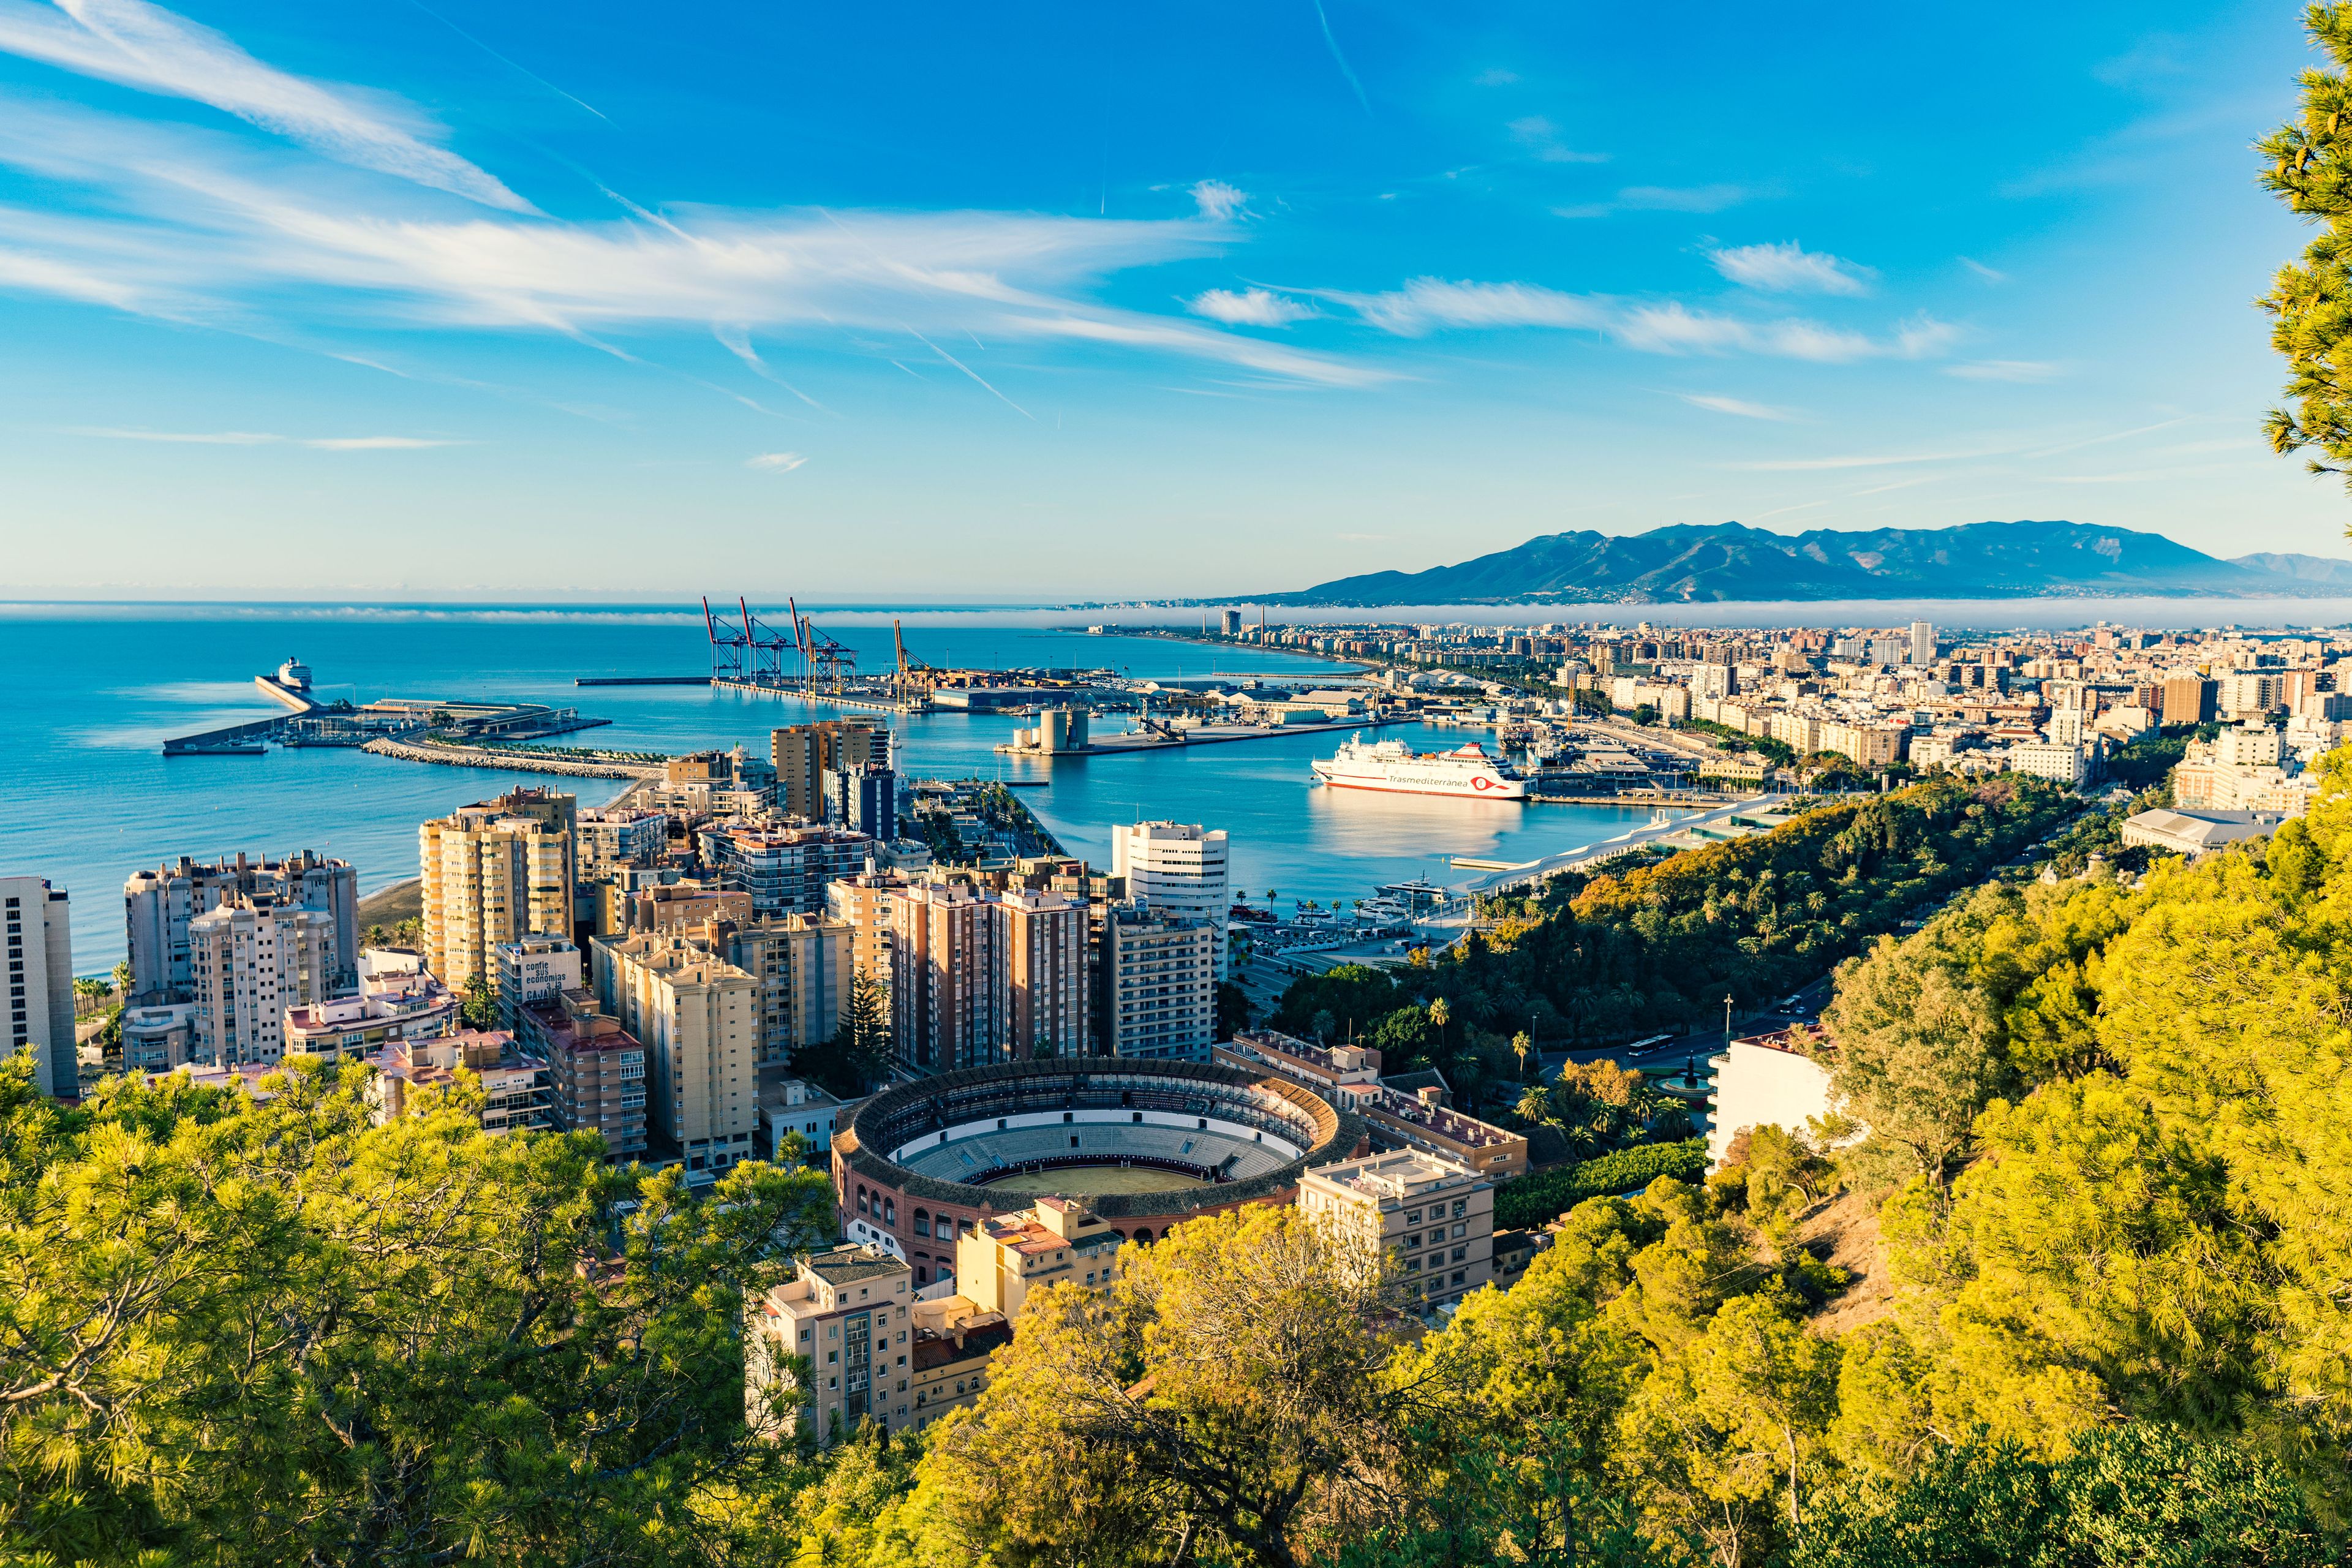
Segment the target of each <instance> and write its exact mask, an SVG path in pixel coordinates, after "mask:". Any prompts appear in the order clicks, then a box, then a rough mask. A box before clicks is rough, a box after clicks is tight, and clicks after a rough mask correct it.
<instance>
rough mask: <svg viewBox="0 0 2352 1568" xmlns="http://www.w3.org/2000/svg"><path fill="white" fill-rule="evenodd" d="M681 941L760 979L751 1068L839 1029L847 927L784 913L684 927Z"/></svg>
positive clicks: (845, 995) (787, 1056)
mask: <svg viewBox="0 0 2352 1568" xmlns="http://www.w3.org/2000/svg"><path fill="white" fill-rule="evenodd" d="M687 935H688V939H689V940H690V941H692V942H695V943H697V944H698V946H700V947H702V948H704V949H705V950H707V951H709V952H711V953H714V954H716V955H718V956H719V957H722V958H724V959H726V960H727V962H728V963H731V964H733V965H734V966H735V967H736V968H738V969H740V970H742V971H743V972H744V973H747V974H751V975H756V976H757V977H758V978H759V981H760V1033H759V1042H760V1043H759V1057H758V1063H757V1065H758V1066H761V1067H768V1066H772V1065H775V1064H780V1063H785V1062H789V1061H791V1060H792V1057H793V1051H795V1050H798V1049H802V1048H804V1047H809V1046H818V1045H823V1044H824V1042H825V1041H827V1040H830V1039H831V1038H833V1037H834V1033H835V1031H836V1030H837V1029H839V1028H840V1027H841V1010H842V1007H843V1005H845V1004H846V1003H847V1001H848V1000H849V974H850V948H851V942H852V937H853V932H852V931H851V928H850V927H849V925H848V924H847V923H846V922H845V921H836V920H830V919H827V918H825V917H824V916H821V915H785V916H782V918H780V919H776V920H765V921H745V922H741V923H738V922H735V921H712V922H710V923H709V924H707V925H702V926H698V927H692V928H689V930H688V932H687Z"/></svg>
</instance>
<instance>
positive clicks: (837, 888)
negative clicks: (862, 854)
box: [824, 871, 908, 994]
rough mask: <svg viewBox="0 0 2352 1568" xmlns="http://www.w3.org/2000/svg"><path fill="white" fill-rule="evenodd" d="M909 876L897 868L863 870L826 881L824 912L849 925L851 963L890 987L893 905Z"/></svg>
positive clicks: (885, 988)
mask: <svg viewBox="0 0 2352 1568" xmlns="http://www.w3.org/2000/svg"><path fill="white" fill-rule="evenodd" d="M907 887H908V882H907V879H906V878H904V877H902V876H900V875H899V874H898V872H896V871H860V872H859V873H857V875H856V876H854V877H842V878H837V879H835V880H834V881H832V882H829V883H827V884H826V885H825V889H824V912H825V913H826V915H828V916H829V917H831V918H832V919H834V920H837V921H841V922H842V923H843V924H845V925H846V926H847V927H849V967H850V972H851V973H855V974H863V975H865V976H866V977H867V978H868V979H870V980H872V981H874V982H875V983H876V984H878V985H880V986H881V987H882V989H883V992H884V993H885V994H887V993H888V991H889V989H890V949H891V942H890V931H891V921H892V920H893V918H894V917H893V912H892V906H893V904H894V903H895V902H896V900H897V899H898V895H899V894H900V893H903V892H905V891H906V890H907Z"/></svg>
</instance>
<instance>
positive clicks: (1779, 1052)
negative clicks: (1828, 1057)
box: [1706, 1031, 1859, 1171]
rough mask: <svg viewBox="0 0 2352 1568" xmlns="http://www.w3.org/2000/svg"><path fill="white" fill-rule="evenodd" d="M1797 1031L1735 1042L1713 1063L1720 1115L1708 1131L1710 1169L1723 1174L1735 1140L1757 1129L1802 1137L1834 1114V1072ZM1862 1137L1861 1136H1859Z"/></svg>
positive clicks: (1713, 1117) (1717, 1106) (1717, 1105)
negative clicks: (1809, 1052)
mask: <svg viewBox="0 0 2352 1568" xmlns="http://www.w3.org/2000/svg"><path fill="white" fill-rule="evenodd" d="M1811 1038H1812V1037H1811V1036H1809V1035H1808V1036H1800V1035H1799V1034H1797V1033H1796V1032H1794V1031H1790V1032H1788V1033H1783V1034H1776V1035H1755V1036H1750V1037H1748V1038H1746V1039H1739V1040H1734V1041H1732V1042H1731V1044H1730V1046H1729V1047H1727V1048H1726V1049H1725V1050H1724V1051H1723V1053H1722V1054H1721V1055H1719V1056H1717V1057H1716V1058H1713V1062H1712V1065H1713V1067H1714V1068H1715V1113H1714V1115H1713V1116H1712V1117H1711V1118H1710V1119H1709V1121H1708V1125H1707V1132H1706V1168H1707V1169H1708V1170H1710V1171H1715V1170H1720V1169H1721V1168H1722V1166H1723V1158H1724V1155H1725V1154H1726V1153H1727V1152H1729V1150H1730V1148H1731V1141H1732V1140H1733V1139H1734V1138H1736V1137H1738V1135H1739V1134H1740V1133H1742V1132H1745V1131H1748V1130H1750V1129H1752V1128H1757V1127H1767V1126H1772V1127H1780V1128H1781V1129H1783V1130H1785V1131H1790V1132H1795V1133H1800V1134H1801V1133H1803V1132H1804V1131H1805V1129H1806V1124H1807V1123H1808V1122H1810V1121H1814V1120H1816V1119H1818V1118H1821V1117H1825V1116H1827V1115H1828V1114H1829V1113H1830V1075H1829V1069H1827V1068H1824V1067H1822V1064H1821V1063H1819V1062H1817V1061H1815V1060H1814V1059H1813V1058H1811V1056H1809V1055H1807V1054H1806V1053H1805V1051H1804V1050H1803V1049H1802V1048H1801V1047H1805V1046H1807V1045H1809V1044H1810V1043H1811ZM1857 1136H1859V1135H1858V1134H1857Z"/></svg>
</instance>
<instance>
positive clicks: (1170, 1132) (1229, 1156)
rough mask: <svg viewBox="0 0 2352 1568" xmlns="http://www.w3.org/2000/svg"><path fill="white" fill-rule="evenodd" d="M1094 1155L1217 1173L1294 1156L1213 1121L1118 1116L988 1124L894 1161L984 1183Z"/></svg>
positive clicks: (1227, 1175) (1252, 1170) (1230, 1177)
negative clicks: (1016, 1168) (1195, 1123)
mask: <svg viewBox="0 0 2352 1568" xmlns="http://www.w3.org/2000/svg"><path fill="white" fill-rule="evenodd" d="M1080 1154H1084V1155H1092V1156H1097V1157H1098V1158H1099V1159H1100V1160H1101V1162H1102V1163H1104V1164H1107V1165H1109V1164H1116V1163H1118V1161H1119V1159H1120V1157H1121V1156H1123V1155H1130V1154H1132V1155H1143V1156H1148V1157H1150V1158H1153V1159H1159V1160H1173V1161H1178V1162H1181V1163H1184V1164H1187V1165H1197V1166H1201V1167H1203V1168H1205V1169H1209V1170H1213V1171H1215V1172H1217V1173H1218V1175H1219V1177H1220V1179H1223V1180H1226V1181H1234V1180H1242V1179H1245V1178H1247V1177H1251V1176H1264V1175H1269V1174H1271V1173H1274V1172H1276V1171H1278V1170H1280V1169H1281V1168H1282V1167H1283V1166H1284V1165H1286V1164H1287V1163H1290V1161H1291V1160H1293V1159H1295V1158H1297V1156H1296V1155H1295V1154H1294V1153H1293V1152H1291V1151H1290V1150H1289V1149H1287V1148H1284V1147H1282V1146H1280V1145H1277V1144H1272V1143H1262V1142H1257V1141H1256V1140H1255V1138H1241V1137H1236V1136H1234V1134H1232V1133H1230V1132H1220V1131H1216V1130H1214V1129H1211V1130H1210V1131H1199V1130H1196V1129H1192V1128H1183V1127H1152V1126H1135V1125H1132V1124H1129V1123H1125V1122H1102V1121H1097V1122H1078V1123H1070V1124H1065V1123H1056V1124H1055V1125H1052V1126H1046V1127H1013V1128H1008V1129H1006V1130H1005V1131H997V1130H996V1128H995V1126H994V1125H993V1124H992V1123H991V1124H988V1125H987V1126H986V1128H985V1130H984V1131H974V1132H973V1133H972V1135H971V1136H970V1137H966V1138H958V1139H951V1140H950V1142H946V1143H941V1144H938V1145H935V1146H933V1147H929V1148H926V1149H923V1150H921V1151H920V1152H914V1153H909V1154H908V1156H907V1157H906V1158H905V1159H903V1160H901V1161H899V1162H898V1163H899V1164H900V1165H901V1166H903V1167H904V1168H906V1169H907V1170H909V1171H913V1172H915V1173H918V1174H919V1175H925V1176H929V1177H931V1178H932V1179H933V1180H935V1181H941V1182H967V1183H971V1184H984V1183H986V1182H987V1180H988V1179H989V1176H990V1174H991V1173H992V1172H994V1171H996V1170H997V1169H999V1168H1001V1167H1003V1166H1008V1165H1017V1164H1020V1163H1023V1162H1024V1161H1029V1160H1047V1159H1063V1160H1066V1159H1067V1158H1069V1157H1070V1156H1073V1155H1080Z"/></svg>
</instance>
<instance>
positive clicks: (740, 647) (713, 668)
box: [702, 594, 751, 680]
mask: <svg viewBox="0 0 2352 1568" xmlns="http://www.w3.org/2000/svg"><path fill="white" fill-rule="evenodd" d="M737 603H738V604H740V603H741V601H740V600H738V601H737ZM743 619H744V626H743V628H742V629H741V630H740V631H739V630H737V629H736V628H735V627H734V626H729V627H728V628H727V629H726V630H725V631H720V630H719V617H718V616H715V615H713V614H712V613H711V609H710V595H708V594H705V595H703V596H702V626H703V629H704V630H705V631H707V632H709V634H710V679H713V680H740V679H743V653H744V650H745V649H746V648H747V647H750V646H751V624H750V623H751V612H750V611H748V610H747V611H745V612H744V616H743Z"/></svg>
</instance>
